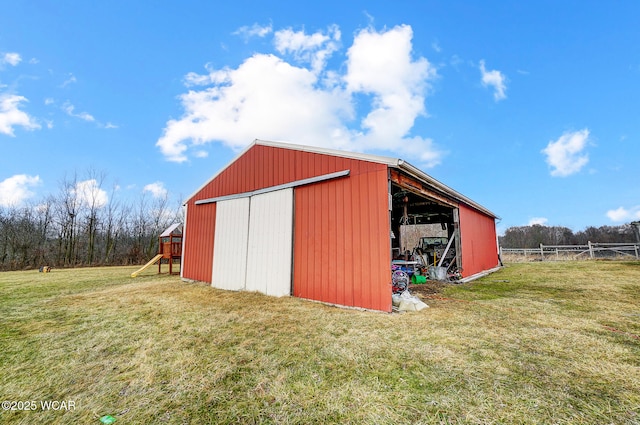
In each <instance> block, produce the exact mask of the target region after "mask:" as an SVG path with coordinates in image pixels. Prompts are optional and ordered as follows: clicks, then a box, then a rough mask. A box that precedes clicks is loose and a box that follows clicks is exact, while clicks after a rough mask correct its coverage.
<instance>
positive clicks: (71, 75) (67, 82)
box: [60, 74, 78, 87]
mask: <svg viewBox="0 0 640 425" xmlns="http://www.w3.org/2000/svg"><path fill="white" fill-rule="evenodd" d="M77 81H78V80H77V79H76V77H75V75H73V74H69V78H67V79H66V80H64V82H63V83H62V84H61V85H60V87H66V86H68V85H69V84H72V83H76V82H77Z"/></svg>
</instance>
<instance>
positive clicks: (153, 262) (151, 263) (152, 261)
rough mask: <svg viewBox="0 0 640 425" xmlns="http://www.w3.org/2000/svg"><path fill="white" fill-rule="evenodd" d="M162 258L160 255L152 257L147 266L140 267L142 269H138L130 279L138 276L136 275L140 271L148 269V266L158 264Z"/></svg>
mask: <svg viewBox="0 0 640 425" xmlns="http://www.w3.org/2000/svg"><path fill="white" fill-rule="evenodd" d="M161 258H162V254H158V255H156V256H155V257H153V258H152V259H151V260H150V261H149V262H148V263H147V264H145V265H144V266H142V268H140V270H136V271H135V272H133V273H131V277H136V276H138V273H140V272H141V271H143V270H145V269H146V268H148V267H149V266H151V265H153V264H155V263H157V262H158V260H159V259H161Z"/></svg>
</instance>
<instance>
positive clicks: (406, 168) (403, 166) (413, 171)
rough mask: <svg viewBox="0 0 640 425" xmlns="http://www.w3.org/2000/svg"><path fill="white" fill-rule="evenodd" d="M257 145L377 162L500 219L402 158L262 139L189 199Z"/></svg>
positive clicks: (252, 144)
mask: <svg viewBox="0 0 640 425" xmlns="http://www.w3.org/2000/svg"><path fill="white" fill-rule="evenodd" d="M256 145H258V146H269V147H274V148H281V149H290V150H298V151H303V152H310V153H317V154H323V155H331V156H338V157H342V158H350V159H356V160H361V161H368V162H376V163H379V164H386V165H387V166H389V167H391V168H395V169H398V170H401V171H403V172H405V173H407V174H409V175H410V176H412V177H414V178H416V179H418V180H419V181H422V182H424V183H426V184H428V185H429V186H431V187H433V188H434V189H437V190H438V191H440V192H442V193H444V194H446V195H448V196H449V197H451V198H452V199H454V200H456V201H458V202H462V203H464V204H466V205H469V206H470V207H472V208H474V209H476V210H478V211H480V212H483V213H484V214H487V215H488V216H490V217H493V218H499V217H498V216H497V215H496V214H494V213H493V212H491V211H490V210H488V209H487V208H485V207H483V206H482V205H480V204H478V203H477V202H475V201H473V200H471V199H470V198H468V197H466V196H464V195H463V194H461V193H459V192H457V191H455V190H453V189H452V188H450V187H449V186H447V185H445V184H444V183H442V182H440V181H438V180H436V179H435V178H433V177H431V176H430V175H428V174H427V173H425V172H424V171H422V170H420V169H419V168H417V167H415V166H413V165H411V164H410V163H408V162H407V161H405V160H403V159H400V158H392V157H387V156H380V155H372V154H366V153H359V152H348V151H341V150H337V149H328V148H321V147H316V146H307V145H298V144H294V143H288V142H271V141H267V140H260V139H256V140H254V141H253V143H251V144H250V145H249V146H247V147H246V148H245V149H244V150H243V151H242V152H240V153H239V154H238V156H236V158H234V159H233V160H232V161H231V162H230V163H229V164H228V165H227V166H226V167H224V168H222V169H221V170H220V171H219V172H218V173H216V174H215V175H214V176H213V177H211V178H210V179H209V180H208V181H207V182H206V183H205V184H203V185H202V186H201V187H200V188H198V190H196V191H195V192H194V193H193V194H192V195H191V196H189V197H188V198H187V199H191V198H193V197H194V196H195V195H196V194H197V193H198V192H200V190H202V188H204V187H205V186H206V185H207V184H208V183H209V182H211V181H212V180H214V179H215V178H216V177H217V176H218V175H220V173H222V172H223V171H224V170H225V169H227V168H228V167H229V166H230V165H231V164H233V163H234V162H235V161H236V160H237V159H238V158H240V157H241V156H242V155H244V154H245V153H246V152H247V151H248V150H249V149H251V148H252V147H254V146H256Z"/></svg>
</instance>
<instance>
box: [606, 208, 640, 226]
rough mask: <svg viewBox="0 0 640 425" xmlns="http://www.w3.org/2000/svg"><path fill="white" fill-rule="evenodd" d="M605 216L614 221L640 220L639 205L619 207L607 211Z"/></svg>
mask: <svg viewBox="0 0 640 425" xmlns="http://www.w3.org/2000/svg"><path fill="white" fill-rule="evenodd" d="M607 217H609V220H611V221H614V222H622V221H633V220H640V205H639V206H636V207H632V208H629V209H627V208H624V207H620V208H618V209H615V210H609V211H607Z"/></svg>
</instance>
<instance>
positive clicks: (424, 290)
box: [409, 280, 447, 299]
mask: <svg viewBox="0 0 640 425" xmlns="http://www.w3.org/2000/svg"><path fill="white" fill-rule="evenodd" d="M446 285H447V283H445V282H439V281H437V280H427V282H426V283H422V284H420V285H409V292H411V294H412V295H417V296H418V297H420V298H422V299H425V298H428V297H429V296H432V295H434V294H439V293H441V292H442V290H443V288H444V287H445V286H446Z"/></svg>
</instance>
